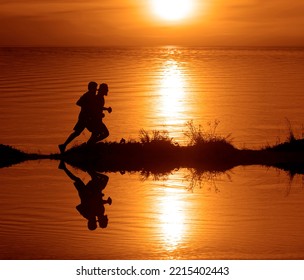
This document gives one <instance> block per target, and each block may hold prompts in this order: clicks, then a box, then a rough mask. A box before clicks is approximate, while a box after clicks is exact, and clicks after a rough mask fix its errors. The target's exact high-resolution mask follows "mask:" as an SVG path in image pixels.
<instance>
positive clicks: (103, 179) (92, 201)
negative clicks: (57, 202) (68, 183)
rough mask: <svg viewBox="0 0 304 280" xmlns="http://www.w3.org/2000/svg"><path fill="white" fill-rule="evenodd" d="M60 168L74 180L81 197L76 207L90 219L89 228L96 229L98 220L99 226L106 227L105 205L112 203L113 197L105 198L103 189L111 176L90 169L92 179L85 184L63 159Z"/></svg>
mask: <svg viewBox="0 0 304 280" xmlns="http://www.w3.org/2000/svg"><path fill="white" fill-rule="evenodd" d="M59 169H62V170H63V171H64V172H65V173H66V174H67V175H68V176H69V178H71V179H72V180H73V181H74V186H75V187H76V189H77V191H78V194H79V197H80V204H79V205H77V206H76V209H77V210H78V212H79V213H80V214H81V215H82V216H83V217H84V218H86V219H87V220H88V229H89V230H95V229H96V228H97V222H98V224H99V227H101V228H106V227H107V225H108V216H107V215H105V207H104V205H105V204H109V205H111V204H112V199H111V198H110V197H109V198H108V199H107V200H104V199H103V196H104V194H103V193H102V191H103V189H104V188H105V187H106V185H107V183H108V181H109V177H108V176H106V175H104V174H100V173H97V172H95V171H93V170H90V171H88V173H89V175H90V176H91V180H90V181H89V182H88V183H87V184H86V185H85V184H84V183H83V181H82V180H81V179H80V178H79V177H77V176H75V175H74V174H73V173H72V172H71V171H70V170H68V169H67V167H66V165H65V163H64V162H63V161H62V162H61V163H60V165H59Z"/></svg>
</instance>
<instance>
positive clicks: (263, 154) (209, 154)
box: [0, 121, 304, 174]
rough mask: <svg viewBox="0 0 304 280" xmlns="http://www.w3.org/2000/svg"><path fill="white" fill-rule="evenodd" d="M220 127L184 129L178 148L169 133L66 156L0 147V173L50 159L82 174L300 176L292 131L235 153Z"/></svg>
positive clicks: (300, 147)
mask: <svg viewBox="0 0 304 280" xmlns="http://www.w3.org/2000/svg"><path fill="white" fill-rule="evenodd" d="M218 124H219V122H218V121H215V122H214V123H209V124H208V125H207V128H203V127H202V126H195V125H194V124H193V122H188V123H187V131H186V132H185V136H186V137H188V139H189V143H188V144H187V145H185V146H181V145H179V144H178V143H176V142H175V141H174V139H173V138H171V137H170V136H169V133H168V132H167V131H156V130H154V131H152V132H147V131H145V130H141V131H140V135H139V139H138V140H129V141H125V140H123V141H121V142H100V143H97V144H95V145H93V146H89V145H87V144H82V145H80V146H76V147H73V148H71V149H69V150H67V151H66V152H65V153H64V154H53V155H52V154H51V155H37V154H26V153H24V152H21V151H19V150H17V149H14V148H12V147H10V146H5V145H1V146H0V153H1V167H4V166H9V165H11V164H15V163H18V162H21V161H24V160H30V159H38V158H40V159H41V158H52V159H60V160H64V161H66V162H67V163H69V164H71V165H73V166H76V167H79V168H82V169H87V168H94V169H97V170H100V171H104V172H106V171H114V172H117V171H130V172H132V171H139V172H142V173H143V174H151V173H153V174H169V173H170V172H171V171H172V170H174V169H178V168H183V167H185V168H195V169H197V170H202V171H211V172H213V171H215V172H225V171H226V170H229V169H231V168H233V167H235V166H238V165H253V164H259V165H265V166H274V167H277V168H281V169H284V170H287V171H289V172H290V173H291V174H295V173H301V174H304V167H302V166H304V139H296V137H295V136H294V133H293V132H292V131H291V130H290V131H291V132H290V136H289V137H288V138H287V141H286V142H283V143H279V144H276V145H273V146H267V147H264V148H261V149H259V150H249V149H243V150H240V149H237V148H235V147H234V146H233V145H232V144H231V142H230V136H226V137H222V136H220V135H219V134H218V133H217V131H216V129H217V127H218Z"/></svg>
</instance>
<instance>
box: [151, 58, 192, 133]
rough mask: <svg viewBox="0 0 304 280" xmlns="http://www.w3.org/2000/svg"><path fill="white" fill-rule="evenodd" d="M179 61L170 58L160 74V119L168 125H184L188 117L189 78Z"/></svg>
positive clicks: (170, 126)
mask: <svg viewBox="0 0 304 280" xmlns="http://www.w3.org/2000/svg"><path fill="white" fill-rule="evenodd" d="M184 72H185V71H184V69H183V68H182V66H181V65H180V63H179V62H177V61H175V60H173V59H170V60H167V61H166V62H165V63H164V66H163V68H162V71H161V75H160V77H161V78H160V88H159V96H160V100H159V105H160V106H159V109H158V110H157V114H158V119H160V120H161V121H162V122H164V124H165V125H166V126H167V127H168V130H169V132H170V130H171V129H170V128H172V127H182V126H184V125H185V120H186V119H187V117H186V113H187V108H186V106H185V98H186V88H187V79H186V76H185V73H184Z"/></svg>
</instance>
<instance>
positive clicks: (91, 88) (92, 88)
mask: <svg viewBox="0 0 304 280" xmlns="http://www.w3.org/2000/svg"><path fill="white" fill-rule="evenodd" d="M97 86H98V84H97V83H96V82H89V84H88V90H89V91H90V92H94V93H96V90H97Z"/></svg>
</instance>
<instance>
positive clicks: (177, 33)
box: [0, 0, 304, 46]
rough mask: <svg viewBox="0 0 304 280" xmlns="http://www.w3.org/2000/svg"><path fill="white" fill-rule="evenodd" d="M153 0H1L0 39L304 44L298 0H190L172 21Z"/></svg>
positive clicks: (52, 42) (302, 7) (302, 6)
mask: <svg viewBox="0 0 304 280" xmlns="http://www.w3.org/2000/svg"><path fill="white" fill-rule="evenodd" d="M151 1H153V0H99V1H97V0H53V1H49V0H0V36H1V41H0V44H1V45H6V46H10V45H29V46H31V45H38V46H41V45H51V46H54V45H55V46H56V45H59V46H62V45H67V46H73V45H75V46H78V45H84V46H91V45H111V46H118V45H144V46H149V45H199V46H227V45H241V46H249V45H271V46H273V45H301V46H304V16H303V14H304V1H301V0H288V1H286V0H205V1H204V0H193V1H194V2H195V5H196V6H195V11H194V12H193V13H192V14H191V16H190V17H188V18H187V19H184V20H182V21H179V22H176V23H172V22H166V21H163V20H161V19H159V18H157V17H156V16H155V15H154V14H153V13H152V11H151V5H150V3H151ZM163 1H166V0H163Z"/></svg>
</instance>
